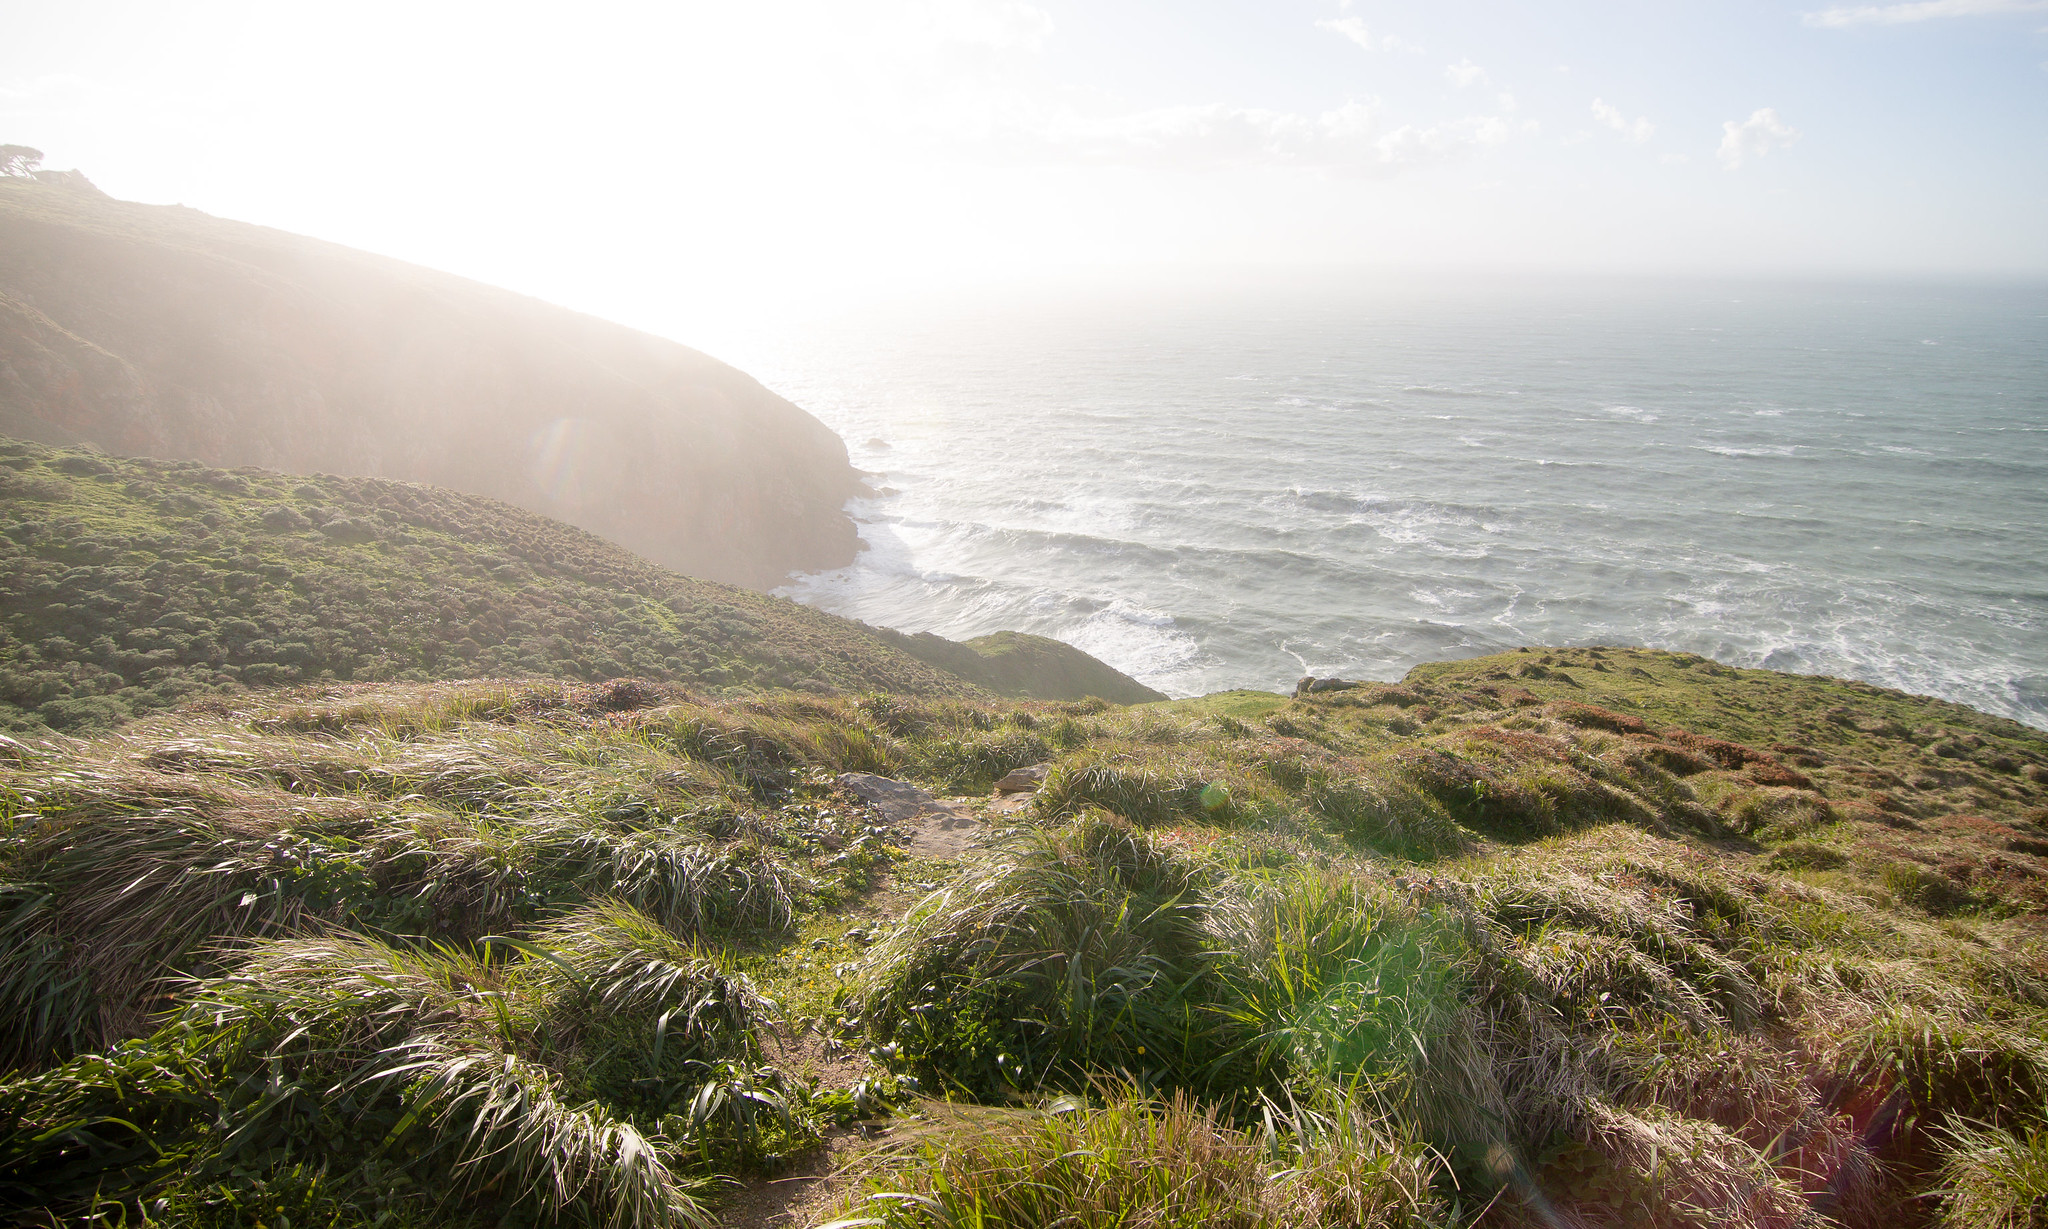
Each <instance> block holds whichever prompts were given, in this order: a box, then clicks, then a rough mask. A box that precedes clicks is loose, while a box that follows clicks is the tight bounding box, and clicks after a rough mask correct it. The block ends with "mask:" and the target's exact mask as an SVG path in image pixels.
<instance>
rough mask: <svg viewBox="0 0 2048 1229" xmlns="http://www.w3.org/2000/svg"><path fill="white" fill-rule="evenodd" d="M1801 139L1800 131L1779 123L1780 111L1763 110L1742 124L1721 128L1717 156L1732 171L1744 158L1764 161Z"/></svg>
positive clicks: (1783, 122)
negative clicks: (1768, 154)
mask: <svg viewBox="0 0 2048 1229" xmlns="http://www.w3.org/2000/svg"><path fill="white" fill-rule="evenodd" d="M1798 139H1799V130H1798V129H1797V128H1794V127H1793V126H1792V125H1790V124H1788V123H1786V122H1785V121H1784V120H1781V119H1779V118H1778V111H1777V108H1775V107H1760V108H1758V109H1757V110H1755V111H1752V112H1750V114H1749V118H1748V119H1746V120H1744V121H1742V122H1741V123H1739V124H1738V123H1736V122H1735V121H1734V120H1729V121H1728V122H1727V123H1725V124H1722V125H1721V148H1720V149H1718V150H1716V151H1715V153H1714V156H1715V157H1717V158H1719V159H1720V160H1721V165H1722V166H1724V167H1726V168H1728V169H1729V170H1731V171H1733V170H1736V169H1739V168H1740V167H1741V166H1742V163H1743V160H1744V159H1745V158H1761V157H1763V156H1764V155H1765V154H1767V153H1770V152H1771V151H1772V150H1773V149H1783V148H1784V147H1785V146H1787V145H1790V144H1792V142H1794V141H1797V140H1798Z"/></svg>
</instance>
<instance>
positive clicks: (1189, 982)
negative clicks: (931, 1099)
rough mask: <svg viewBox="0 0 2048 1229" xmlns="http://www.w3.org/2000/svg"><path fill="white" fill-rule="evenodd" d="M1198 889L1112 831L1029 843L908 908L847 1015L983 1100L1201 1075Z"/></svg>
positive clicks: (1121, 828)
mask: <svg viewBox="0 0 2048 1229" xmlns="http://www.w3.org/2000/svg"><path fill="white" fill-rule="evenodd" d="M1200 880H1201V871H1200V870H1199V868H1197V867H1196V866H1194V865H1192V864H1191V863H1189V862H1187V861H1186V860H1185V859H1183V858H1182V857H1181V856H1179V855H1176V854H1173V853H1171V852H1169V851H1168V850H1166V849H1165V848H1163V847H1161V846H1159V845H1157V844H1156V843H1154V842H1153V841H1152V840H1150V839H1149V838H1147V837H1146V836H1145V835H1144V834H1142V833H1140V832H1138V831H1136V830H1134V829H1132V828H1131V827H1129V826H1128V825H1126V824H1123V823H1120V822H1118V821H1114V820H1110V819H1106V818H1102V817H1099V816H1091V817H1085V818H1083V819H1081V820H1078V821H1076V822H1075V823H1074V824H1072V825H1069V826H1068V827H1066V828H1063V829H1059V830H1055V831H1047V832H1035V833H1031V834H1028V835H1026V836H1024V837H1022V838H1021V839H1019V840H1016V841H1014V842H1012V843H1011V844H1010V845H1009V846H1007V847H1005V848H1003V849H1002V850H1000V851H998V852H997V853H996V854H995V855H994V856H993V857H992V858H991V859H990V860H989V861H988V862H987V863H985V864H984V865H982V866H979V867H977V868H975V869H973V870H971V871H970V872H969V873H967V874H966V875H965V876H963V877H962V878H961V879H960V880H959V881H957V882H956V883H954V884H953V885H951V886H949V887H947V888H945V889H943V890H941V891H939V892H937V893H935V894H934V895H933V896H931V897H930V898H928V899H927V900H926V901H924V902H923V903H922V904H920V905H919V906H917V907H916V908H915V909H913V910H912V912H911V913H910V915H909V916H908V917H907V918H906V919H905V922H904V925H903V926H902V927H901V928H900V929H899V930H898V931H897V933H896V934H895V935H894V936H892V937H891V938H890V939H889V941H888V942H886V943H885V944H883V945H881V946H880V947H878V948H877V949H876V950H875V952H874V953H873V954H872V956H871V958H870V960H869V962H868V965H867V970H866V972H865V974H864V975H863V979H862V981H861V983H860V985H859V987H858V988H857V989H856V991H855V993H854V995H853V997H852V999H851V1006H852V1008H853V1010H854V1011H856V1012H858V1013H859V1014H860V1015H862V1016H863V1017H865V1019H866V1021H867V1023H868V1024H869V1026H870V1027H873V1028H875V1029H877V1030H878V1031H879V1032H880V1033H881V1034H882V1035H883V1036H884V1038H885V1039H887V1040H890V1041H891V1042H893V1043H895V1044H898V1045H901V1046H902V1047H903V1048H904V1049H905V1050H907V1051H909V1052H910V1053H912V1054H915V1055H918V1056H920V1057H921V1059H922V1061H924V1062H925V1063H926V1064H928V1065H929V1066H930V1067H931V1068H932V1069H933V1070H934V1072H935V1073H936V1074H938V1075H940V1076H941V1077H942V1078H944V1079H946V1080H947V1081H948V1082H949V1083H951V1084H953V1085H955V1086H958V1087H961V1088H963V1089H966V1090H969V1091H972V1092H976V1093H979V1094H982V1095H997V1096H1000V1095H1002V1094H1003V1093H1004V1092H1005V1091H1006V1090H1009V1089H1013V1088H1035V1087H1037V1086H1039V1085H1041V1084H1043V1083H1046V1082H1048V1081H1050V1082H1053V1083H1055V1084H1064V1085H1067V1086H1076V1085H1081V1084H1085V1083H1086V1081H1087V1080H1088V1079H1089V1078H1090V1073H1091V1072H1094V1071H1099V1070H1108V1071H1127V1072H1130V1073H1131V1074H1133V1075H1134V1076H1140V1077H1142V1078H1145V1079H1148V1080H1153V1081H1157V1082H1162V1083H1184V1082H1187V1081H1190V1080H1193V1079H1196V1078H1200V1073H1201V1070H1202V1068H1204V1067H1205V1066H1207V1065H1208V1063H1209V1061H1210V1058H1211V1053H1210V1046H1211V1044H1212V1042H1211V1040H1210V1038H1209V1037H1208V1036H1207V1031H1208V1030H1209V1028H1210V1027H1212V1026H1211V1024H1210V1023H1209V1021H1208V1014H1209V1013H1207V1012H1205V1011H1204V1010H1202V1008H1201V1005H1200V1004H1201V995H1202V994H1203V993H1204V991H1203V989H1202V987H1203V978H1204V974H1205V972H1206V970H1207V968H1208V963H1209V961H1208V957H1207V954H1206V953H1207V951H1208V948H1209V942H1208V937H1207V934H1206V931H1205V929H1204V921H1205V909H1204V906H1203V902H1202V898H1201V893H1200V887H1199V885H1200Z"/></svg>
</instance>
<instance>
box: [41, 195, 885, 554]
mask: <svg viewBox="0 0 2048 1229" xmlns="http://www.w3.org/2000/svg"><path fill="white" fill-rule="evenodd" d="M0 434H5V435H11V436H16V437H20V438H27V439H34V440H39V441H42V442H44V443H53V444H73V443H80V442H84V443H91V444H95V445H97V446H99V447H101V448H103V449H105V450H106V451H108V452H113V453H119V454H122V455H145V456H155V457H165V458H172V459H182V458H190V459H193V460H197V461H203V462H205V463H206V464H209V465H216V466H227V467H233V466H241V465H261V466H265V467H267V468H270V469H277V470H285V471H288V472H292V473H313V472H327V473H336V474H354V475H374V476H383V477H388V478H402V479H407V480H410V481H414V482H426V483H433V484H436V485H439V486H446V487H452V488H454V489H456V490H461V491H469V492H473V493H476V494H480V495H488V496H491V497H494V498H497V499H503V500H505V501H507V502H509V503H512V504H516V505H518V506H520V507H523V508H526V509H528V510H531V511H534V512H539V513H541V514H543V515H546V516H551V517H554V518H556V519H558V520H563V521H567V522H569V523H570V524H573V525H578V526H581V527H582V528H584V529H588V530H590V531H592V532H593V533H596V534H599V535H600V536H603V537H605V538H607V539H609V540H611V541H613V542H616V543H618V544H620V545H622V546H624V547H626V548H627V549H629V550H632V551H634V552H636V553H638V554H639V555H641V556H643V557H645V558H648V559H651V560H653V561H655V562H656V563H659V564H661V565H663V566H665V567H670V568H674V569H676V570H677V571H680V572H684V573H687V574H689V575H692V576H704V577H709V578H711V579H716V580H724V581H731V582H735V583H740V584H747V585H753V586H757V587H760V588H764V589H765V588H770V587H773V586H774V585H775V584H777V583H779V581H780V580H781V578H782V577H784V576H786V575H787V574H788V573H789V572H791V571H793V570H807V569H815V568H824V567H837V566H839V565H841V564H844V563H848V562H850V561H851V560H852V559H853V556H854V552H855V550H856V549H857V548H858V542H857V539H856V537H855V533H854V528H853V523H852V521H851V520H850V519H848V517H847V516H846V514H845V512H844V511H843V508H844V505H845V503H846V500H847V498H848V497H849V496H851V495H853V494H855V493H857V492H858V491H859V490H860V489H862V488H861V485H860V479H859V475H858V474H856V473H855V471H854V470H853V469H852V468H851V467H850V466H849V465H848V464H847V459H846V448H845V445H843V444H842V443H841V442H840V440H839V438H838V437H837V436H835V435H834V434H833V433H832V432H831V431H829V430H828V429H826V427H825V426H824V425H823V424H822V423H819V422H818V421H817V420H816V419H814V418H812V417H811V416H810V415H808V414H806V413H804V412H803V411H802V410H801V409H799V408H797V407H796V406H794V405H792V404H790V403H789V402H788V401H785V400H784V399H782V398H781V397H778V396H776V395H775V394H774V393H771V392H769V391H768V390H767V389H765V388H763V387H762V386H761V385H760V384H758V383H756V382H755V381H754V380H753V379H751V378H750V377H748V376H747V375H745V374H744V373H742V372H739V371H736V370H734V369H732V368H731V367H728V366H726V365H725V364H723V363H720V362H718V361H717V360H715V359H712V358H710V357H708V356H706V355H703V354H700V353H698V352H696V351H694V350H690V349H687V348H685V347H683V346H679V345H676V344H675V343H673V342H670V341H667V340H664V339H662V338H658V337H652V336H649V335H647V334H645V333H639V332H635V331H634V330H632V329H627V328H623V327H621V326H619V325H615V324H610V323H607V322H605V321H602V320H597V319H594V318H592V317H589V316H583V315H579V314H577V313H575V312H570V311H565V310H563V309H561V308H558V307H553V306H550V305H548V304H545V303H541V302H538V301H536V300H533V299H527V298H523V297H521V296H519V295H515V294H511V293H509V292H506V291H502V290H496V289H493V288H491V287H489V286H482V285H478V284H477V283H474V282H469V281H465V280H463V279H461V278H457V277H451V276H448V275H446V274H441V273H435V272H433V271H431V270H427V269H422V268H419V267H417V266H413V265H407V264H404V263H401V262H399V261H395V260H387V259H384V258H381V257H377V256H372V255H369V254H368V253H364V252H357V251H352V250H350V249H348V248H344V247H340V246H337V245H335V244H330V243H322V242H320V241H318V240H314V239H308V238H304V237H302V236H298V235H290V234H286V233H284V232H282V231H275V230H269V229H266V228H264V227H259V226H250V225H247V224H245V223H241V222H232V221H227V220H225V219H221V218H213V217H209V216H207V215H206V214H203V213H200V212H198V211H197V210H193V209H186V208H184V207H182V206H169V207H167V206H158V205H138V204H134V203H131V202H127V201H116V200H111V199H109V198H107V197H105V196H103V195H101V194H99V193H98V192H96V191H93V190H91V189H90V188H85V189H80V188H76V187H72V186H67V185H62V184H52V183H39V182H36V181H33V180H29V179H24V178H20V177H15V178H7V177H0Z"/></svg>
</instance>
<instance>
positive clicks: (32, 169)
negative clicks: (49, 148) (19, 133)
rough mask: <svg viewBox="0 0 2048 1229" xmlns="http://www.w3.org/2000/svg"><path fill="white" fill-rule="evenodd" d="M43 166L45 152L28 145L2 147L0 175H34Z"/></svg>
mask: <svg viewBox="0 0 2048 1229" xmlns="http://www.w3.org/2000/svg"><path fill="white" fill-rule="evenodd" d="M42 164H43V151H42V150H40V149H30V148H29V147H28V146H26V145H0V175H14V176H22V175H33V174H35V173H36V168H37V167H39V166H41V165H42Z"/></svg>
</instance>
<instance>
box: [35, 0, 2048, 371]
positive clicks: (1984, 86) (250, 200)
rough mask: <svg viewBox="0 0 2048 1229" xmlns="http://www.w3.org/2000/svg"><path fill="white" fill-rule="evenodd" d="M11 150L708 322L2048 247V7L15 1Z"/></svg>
mask: <svg viewBox="0 0 2048 1229" xmlns="http://www.w3.org/2000/svg"><path fill="white" fill-rule="evenodd" d="M0 29H5V30H6V32H7V34H6V37H5V38H4V40H0V141H11V142H17V143H25V144H30V145H34V146H37V147H39V148H41V149H43V150H44V151H45V152H46V153H47V154H48V155H49V157H48V165H50V166H52V167H57V168H69V167H74V166H75V167H78V168H80V169H82V170H84V171H85V172H86V173H87V174H88V175H90V176H91V177H92V178H93V179H94V181H95V182H97V183H98V184H100V185H101V186H102V187H103V188H105V189H106V190H107V191H109V192H111V193H113V194H114V195H116V196H121V197H125V198H129V199H134V200H142V201H156V202H173V201H181V202H184V203H186V204H189V205H193V206H195V207H198V208H201V209H204V210H207V211H209V212H212V213H216V214H221V215H224V216H228V217H235V218H241V219H245V220H248V221H253V222H261V223H265V224H268V225H272V226H278V227H283V228H285V229H288V230H294V231H300V232H303V233H306V234H312V235H318V236H320V237H323V238H329V239H334V240H337V241H340V242H344V243H349V244H352V245H355V246H359V247H364V248H369V249H372V250H375V251H379V252H385V253H389V254H392V255H396V256H401V257H404V258H406V259H410V260H416V261H419V262H422V263H425V264H429V265H434V266H437V267H440V268H445V269H450V270H454V271H457V272H461V273H464V274H468V275H471V276H474V277H479V278H482V279H485V280H488V281H492V282H496V283H499V284H502V285H507V286H511V287H514V288H516V289H520V290H524V291H527V292H529V293H533V294H537V295H540V296H542V297H544V298H549V299H552V300H555V301H558V302H563V303H568V304H571V305H573V306H577V307H581V308H585V309H588V310H592V311H597V312H599V313H601V314H605V315H609V316H612V317H615V318H619V319H624V320H629V321H632V322H634V323H638V324H641V325H644V326H647V327H652V328H656V329H659V330H661V331H664V332H671V333H675V334H677V335H679V336H686V337H687V335H688V332H689V330H690V329H691V328H692V326H693V325H698V324H701V323H703V322H704V321H706V320H708V319H710V318H711V317H712V315H714V314H716V313H718V312H721V311H742V312H748V313H757V314H758V313H761V312H763V311H768V312H772V311H773V310H774V309H775V307H776V305H777V304H778V303H785V304H794V303H808V302H812V301H815V300H817V299H819V298H821V297H832V296H837V295H843V294H846V293H866V292H867V291H868V290H870V289H872V288H874V287H877V286H900V285H906V284H909V285H916V284H923V283H948V282H958V283H972V282H975V281H976V280H979V279H988V278H993V277H1004V278H1007V277H1014V276H1016V275H1019V274H1023V275H1042V274H1054V275H1060V274H1068V273H1076V272H1078V273H1089V272H1091V271H1092V272H1095V273H1100V272H1103V271H1105V270H1107V271H1115V270H1121V269H1128V268H1131V267H1134V266H1135V267H1142V268H1157V267H1161V266H1209V265H1219V264H1220V265H1252V266H1266V265H1302V264H1308V265H1329V264H1333V263H1368V264H1397V265H1410V266H1413V265H1421V266H1436V265H1456V266H1476V267H1482V268H1483V267H1494V266H1508V267H1516V268H1539V269H1547V268H1573V269H1581V268H1583V269H1598V270H1628V271H1646V272H1665V271H1706V272H1738V273H1754V272H1767V273H1768V272H1794V273H1805V272H1815V271H1819V272H1852V273H1880V274H1885V273H1897V272H1960V273H1972V274H1979V273H1999V274H2021V275H2027V276H2044V275H2048V0H1921V2H1917V3H1873V4H1862V3H1849V4H1842V5H1830V4H1829V3H1828V2H1827V0H1813V3H1810V4H1803V5H1802V4H1799V3H1777V2H1770V0H1690V2H1687V0H1638V2H1634V3H1624V2H1622V0H1610V2H1607V3H1593V2H1581V3H1574V2H1570V0H1562V2H1552V3H1544V4H1528V3H1524V4H1510V3H1504V2H1501V3H1459V2H1457V0H1444V2H1442V3H1429V4H1425V3H1413V4H1396V3H1376V2H1374V0H1351V2H1350V3H1345V2H1343V0H1241V2H1237V3H1191V2H1190V3H1165V2H1156V3H1154V2H1142V0H1094V2H1090V3H1078V2H1077V3H1065V2H1062V0H1043V2H1035V3H1026V2H1024V0H900V2H876V3H861V2H858V0H823V2H818V3H803V2H795V3H788V2H782V0H760V2H741V0H724V2H722V3H718V4H701V5H700V4H689V3H663V4H642V5H628V4H589V3H585V4H578V5H567V4H554V5H547V6H524V5H519V4H511V3H502V2H500V3H492V4H488V5H485V4H477V5H465V4H436V3H422V2H417V0H416V2H413V3H405V4H383V3H375V2H360V0H359V2H354V3H350V4H347V5H339V4H336V5H310V4H290V3H280V2H277V0H271V2H268V3H247V4H242V3H218V4H184V3H166V2H164V0H151V2H146V3H112V2H104V0H66V2H64V3H50V2H48V0H35V2H33V3H25V2H23V0H0Z"/></svg>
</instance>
